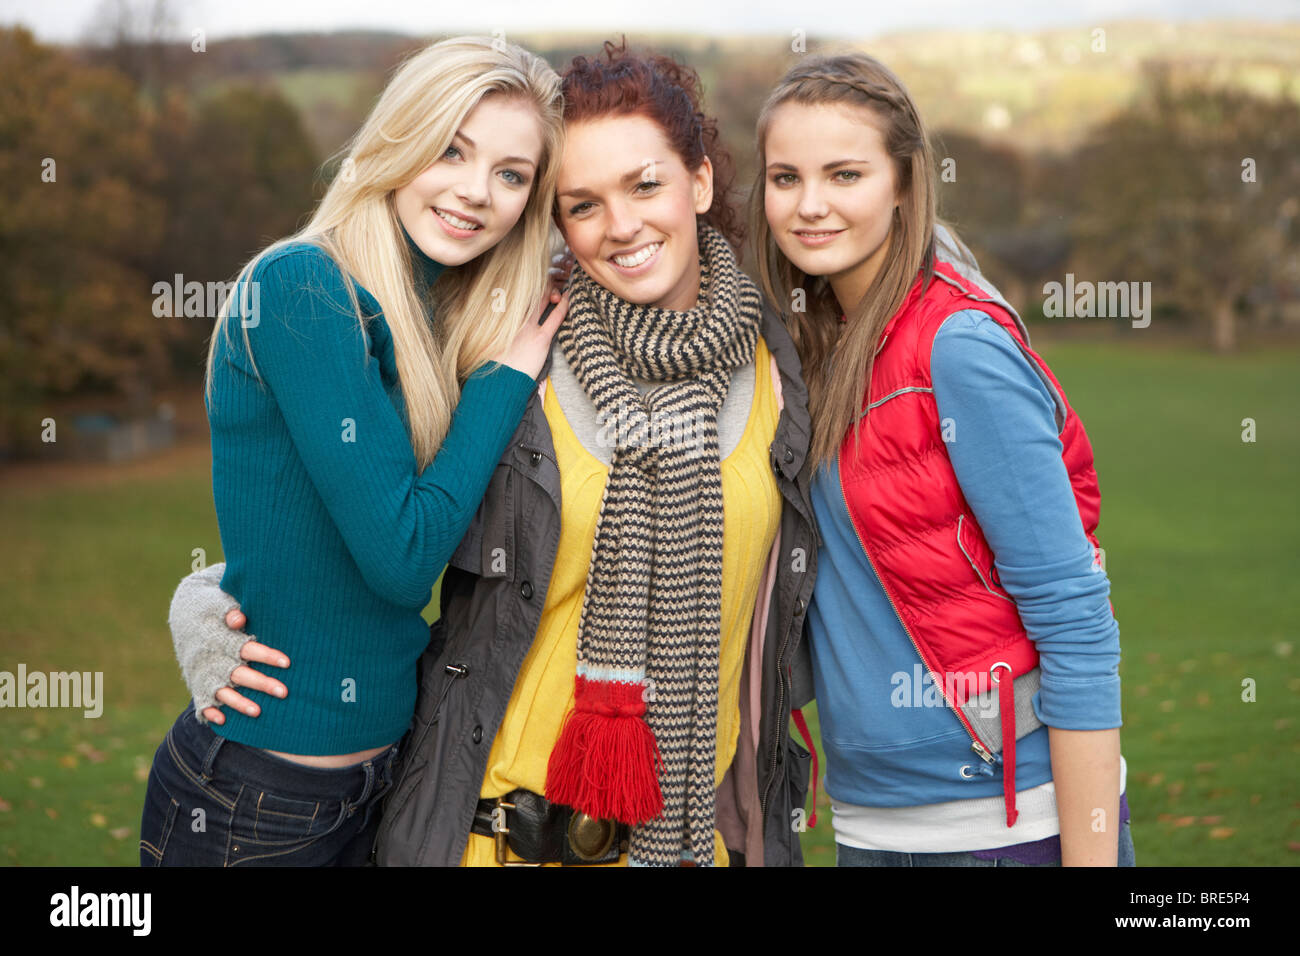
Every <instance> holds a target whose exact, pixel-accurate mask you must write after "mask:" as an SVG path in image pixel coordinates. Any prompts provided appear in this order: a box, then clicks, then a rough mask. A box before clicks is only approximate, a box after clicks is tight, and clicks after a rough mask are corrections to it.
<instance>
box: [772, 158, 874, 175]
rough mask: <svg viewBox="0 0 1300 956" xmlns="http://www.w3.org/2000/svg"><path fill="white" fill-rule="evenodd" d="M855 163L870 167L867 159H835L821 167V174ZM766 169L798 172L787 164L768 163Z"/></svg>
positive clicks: (794, 167) (795, 167) (869, 161)
mask: <svg viewBox="0 0 1300 956" xmlns="http://www.w3.org/2000/svg"><path fill="white" fill-rule="evenodd" d="M855 163H862V164H864V165H867V166H870V165H871V160H869V159H837V160H835V161H834V162H833V163H826V164H825V165H824V166H822V172H824V173H829V172H830V171H831V170H832V169H839V168H840V167H841V166H852V165H853V164H855ZM767 168H768V169H782V170H785V169H788V170H790V171H791V172H798V167H797V166H791V165H790V164H789V163H768V164H767Z"/></svg>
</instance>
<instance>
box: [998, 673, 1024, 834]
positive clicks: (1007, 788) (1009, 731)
mask: <svg viewBox="0 0 1300 956" xmlns="http://www.w3.org/2000/svg"><path fill="white" fill-rule="evenodd" d="M998 710H999V711H1000V712H1001V716H1002V801H1003V803H1005V804H1006V807H1007V826H1009V827H1010V826H1015V823H1016V817H1018V816H1020V812H1019V811H1018V810H1016V704H1015V698H1014V696H1013V694H1012V681H1011V670H1010V668H1008V669H1007V673H1006V674H1004V675H1003V676H1002V680H1000V681H999V682H998Z"/></svg>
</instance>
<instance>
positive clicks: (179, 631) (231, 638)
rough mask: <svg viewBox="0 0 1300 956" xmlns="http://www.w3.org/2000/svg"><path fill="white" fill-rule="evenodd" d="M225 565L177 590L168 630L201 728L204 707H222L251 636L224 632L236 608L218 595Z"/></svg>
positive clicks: (189, 579) (196, 574)
mask: <svg viewBox="0 0 1300 956" xmlns="http://www.w3.org/2000/svg"><path fill="white" fill-rule="evenodd" d="M225 572H226V565H225V563H224V562H223V563H221V564H214V565H212V566H211V567H207V568H204V569H203V570H201V571H195V572H194V573H193V574H191V575H189V576H188V577H186V578H182V579H181V583H180V584H179V585H178V586H177V588H176V594H175V596H174V597H173V598H172V606H171V610H170V611H169V612H168V614H167V624H168V626H169V627H170V628H171V632H172V644H173V645H174V646H175V648H176V660H177V662H178V663H179V664H180V665H181V674H182V675H183V676H184V678H185V684H186V686H187V687H188V688H189V691H190V694H191V695H192V696H193V697H194V716H195V718H196V719H197V720H198V721H199V723H201V724H206V723H207V720H205V719H204V717H203V708H204V707H220V706H221V703H220V701H218V700H217V697H216V694H217V691H218V690H220V689H221V688H222V687H225V686H226V685H227V684H229V683H230V675H231V674H233V673H234V672H235V668H237V667H239V666H240V665H241V664H243V663H244V661H243V659H242V658H241V657H240V656H239V649H240V648H241V647H243V646H244V643H245V642H246V641H251V640H255V638H254V637H253V636H252V635H251V634H246V633H244V632H243V631H232V630H231V629H230V628H228V627H226V612H227V611H229V610H230V609H231V608H235V607H239V602H238V601H236V600H235V599H234V598H233V597H231V596H230V595H229V594H227V593H226V592H225V591H223V590H221V578H222V576H223V575H224V574H225Z"/></svg>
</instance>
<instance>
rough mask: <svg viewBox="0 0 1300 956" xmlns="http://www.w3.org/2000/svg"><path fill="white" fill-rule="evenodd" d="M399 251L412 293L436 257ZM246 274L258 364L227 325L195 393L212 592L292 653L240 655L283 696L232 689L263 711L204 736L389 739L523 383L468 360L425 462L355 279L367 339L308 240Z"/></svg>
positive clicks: (302, 747)
mask: <svg viewBox="0 0 1300 956" xmlns="http://www.w3.org/2000/svg"><path fill="white" fill-rule="evenodd" d="M407 244H408V247H409V248H410V251H411V259H412V262H413V265H414V271H415V273H416V279H417V287H418V289H419V291H420V293H421V299H422V301H425V300H427V290H428V287H429V285H430V284H431V283H432V282H433V281H434V280H436V279H437V277H438V275H439V274H440V273H441V271H442V269H443V267H442V266H441V265H440V264H439V263H437V262H434V261H433V260H432V259H429V258H428V257H426V256H425V255H424V254H423V253H422V252H420V250H419V249H418V248H417V247H416V246H415V244H414V243H413V242H411V241H410V237H409V236H408V237H407ZM250 280H251V281H253V282H256V283H257V286H256V287H255V288H256V289H257V291H258V297H257V298H256V299H254V298H252V297H249V299H248V301H249V302H250V303H252V302H256V303H257V306H258V315H257V321H256V324H253V322H252V319H251V318H250V319H249V325H250V327H249V328H248V329H247V334H248V340H249V347H250V348H251V351H252V357H253V360H254V361H255V362H256V373H255V372H254V369H253V367H252V366H251V365H250V364H249V361H248V354H247V350H246V348H245V346H244V340H243V333H244V331H245V330H244V329H243V328H241V327H240V322H238V321H235V320H234V319H233V318H232V321H231V324H230V328H229V333H230V334H229V336H227V335H225V334H222V335H220V336H219V337H218V346H217V351H216V355H215V364H214V367H213V390H212V394H211V396H210V398H209V401H208V421H209V423H210V425H211V430H212V489H213V497H214V498H215V501H216V509H217V522H218V525H219V526H220V529H221V546H222V549H223V551H224V552H225V557H226V572H225V576H224V577H223V578H222V581H221V587H222V590H224V591H226V592H228V593H229V594H231V595H233V596H234V597H235V598H236V599H237V600H238V601H239V603H240V607H241V609H242V610H243V612H244V614H245V615H246V616H247V618H248V623H247V627H246V630H247V631H248V633H250V634H255V635H257V638H258V640H260V641H262V642H263V643H265V644H268V645H270V646H271V647H274V648H277V649H279V650H281V651H284V652H285V653H286V654H288V655H289V659H290V662H291V664H290V668H289V670H288V671H287V672H285V671H279V670H278V669H276V668H271V667H266V666H263V665H260V664H254V665H252V666H253V667H254V668H256V669H258V670H261V671H263V672H264V673H271V672H275V673H276V674H277V676H280V677H283V678H284V680H285V683H286V685H287V686H288V687H289V689H290V690H289V696H288V697H287V698H285V699H284V700H280V699H278V698H273V697H271V696H270V695H268V694H263V693H261V692H259V691H254V690H249V689H246V688H240V691H241V693H243V694H244V695H245V696H247V697H248V698H249V699H250V700H253V701H255V702H256V703H257V704H258V705H259V706H260V707H261V716H260V717H258V718H257V719H250V718H248V717H246V716H244V715H243V714H240V713H238V712H235V711H234V710H233V709H232V708H226V722H225V724H223V725H219V726H218V725H215V724H214V725H212V729H213V730H214V731H215V732H216V733H218V734H221V735H222V736H224V737H226V738H228V739H230V740H235V741H238V742H240V743H243V744H247V745H249V746H254V747H264V748H267V749H271V750H280V751H284V752H286V753H297V754H341V753H353V752H355V751H358V750H364V749H367V748H370V747H379V746H383V745H386V744H390V743H393V742H394V741H396V740H397V739H398V738H400V737H401V736H402V734H403V733H404V732H405V731H406V729H407V725H408V723H409V722H410V719H411V714H412V713H413V711H414V709H415V698H416V690H417V688H416V661H417V659H418V658H419V656H420V652H421V651H422V650H423V649H424V647H425V645H426V644H427V643H428V640H429V631H428V626H427V625H426V624H425V623H424V620H423V619H422V618H421V616H420V612H421V610H422V609H423V608H424V606H425V605H426V604H428V602H429V599H430V595H431V591H432V588H433V584H434V582H435V581H436V580H437V578H438V575H439V574H440V573H441V571H442V569H443V566H444V565H445V564H446V563H447V560H448V558H449V557H450V555H451V553H452V551H453V550H454V549H455V547H456V545H457V544H458V543H459V541H460V539H461V537H462V536H463V535H464V533H465V530H466V528H467V527H468V525H469V522H470V519H471V518H472V517H473V515H474V513H475V511H476V510H477V508H478V505H479V501H480V499H481V498H482V497H483V494H484V492H485V491H486V490H487V484H488V480H489V478H490V477H491V475H492V471H493V469H494V468H495V466H496V463H497V460H498V459H499V458H500V457H501V455H502V453H503V452H504V450H505V446H506V444H507V443H508V442H509V440H510V438H511V436H512V435H513V433H514V431H515V428H516V427H517V426H518V424H519V420H520V419H521V417H522V416H523V412H524V408H525V406H526V405H527V403H528V399H529V395H530V393H531V392H532V391H533V388H534V387H535V384H536V383H535V382H534V381H533V380H532V379H531V378H529V377H528V376H527V375H526V374H524V373H523V372H520V371H518V370H516V369H513V368H510V367H509V366H504V365H495V364H492V363H489V364H487V365H484V366H483V367H481V368H479V369H477V370H475V372H474V373H473V374H472V375H471V376H470V378H469V380H468V381H467V382H466V383H465V387H464V389H463V391H462V393H461V399H460V404H459V405H458V407H457V409H456V412H455V415H454V417H453V419H452V423H451V428H450V431H449V432H448V433H447V437H446V439H444V441H443V443H442V447H441V448H440V449H439V451H438V454H437V457H436V458H435V459H434V461H433V462H432V463H431V464H430V465H429V467H427V468H425V469H424V470H423V471H421V470H420V469H419V468H418V467H417V465H416V461H415V455H414V452H413V451H412V447H411V440H410V435H409V432H408V423H407V420H406V409H405V403H404V402H403V400H402V393H401V387H400V385H399V384H398V377H397V364H396V360H395V358H394V354H393V340H392V337H391V334H390V332H389V328H388V324H387V323H386V322H385V320H384V318H383V317H382V315H380V314H379V313H380V308H379V305H378V303H377V302H376V300H375V298H374V297H373V296H372V295H371V294H370V293H369V292H368V291H367V290H365V289H364V288H363V287H362V286H361V285H360V284H357V286H356V289H357V295H358V298H359V300H360V303H361V307H362V309H363V310H364V312H365V314H366V315H367V316H368V319H367V322H366V326H365V332H364V333H363V332H362V330H361V326H360V324H359V323H358V321H357V319H356V315H355V312H354V311H353V308H352V304H351V302H350V300H349V298H348V295H347V292H346V289H345V286H344V280H343V275H342V273H341V271H340V269H339V267H338V265H337V264H336V263H335V262H334V260H333V259H332V258H330V257H329V256H328V255H326V254H325V253H324V252H323V251H322V250H321V249H319V248H318V247H316V246H312V245H308V244H305V243H296V244H293V245H291V246H288V247H285V248H284V249H280V250H277V251H275V252H274V253H272V254H271V255H268V256H266V257H265V258H264V259H263V260H262V261H261V262H260V263H259V264H258V265H257V267H256V268H255V270H254V271H253V273H252V274H251V276H250ZM238 292H239V290H238V289H236V290H235V293H234V294H236V295H237V294H238ZM236 301H238V300H236ZM259 374H260V380H259V377H258V375H259Z"/></svg>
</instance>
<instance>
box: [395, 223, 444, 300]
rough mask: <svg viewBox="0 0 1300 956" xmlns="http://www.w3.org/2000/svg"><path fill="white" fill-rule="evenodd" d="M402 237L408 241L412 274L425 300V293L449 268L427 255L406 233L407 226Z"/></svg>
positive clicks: (403, 227)
mask: <svg viewBox="0 0 1300 956" xmlns="http://www.w3.org/2000/svg"><path fill="white" fill-rule="evenodd" d="M402 236H403V237H404V238H405V239H406V248H407V249H408V250H410V253H411V272H412V274H413V275H414V278H415V283H416V287H417V288H418V289H420V291H421V298H423V293H425V292H427V291H428V290H429V289H430V288H431V287H432V286H433V284H434V283H435V282H437V281H438V276H440V275H442V273H443V270H445V269H446V268H447V267H446V266H444V265H443V264H442V263H441V262H438V261H436V260H434V259H430V258H429V257H428V256H427V255H425V252H424V250H423V249H421V248H420V247H419V246H418V245H416V242H415V240H414V239H412V238H411V234H410V233H408V232H407V231H406V227H405V226H402Z"/></svg>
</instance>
